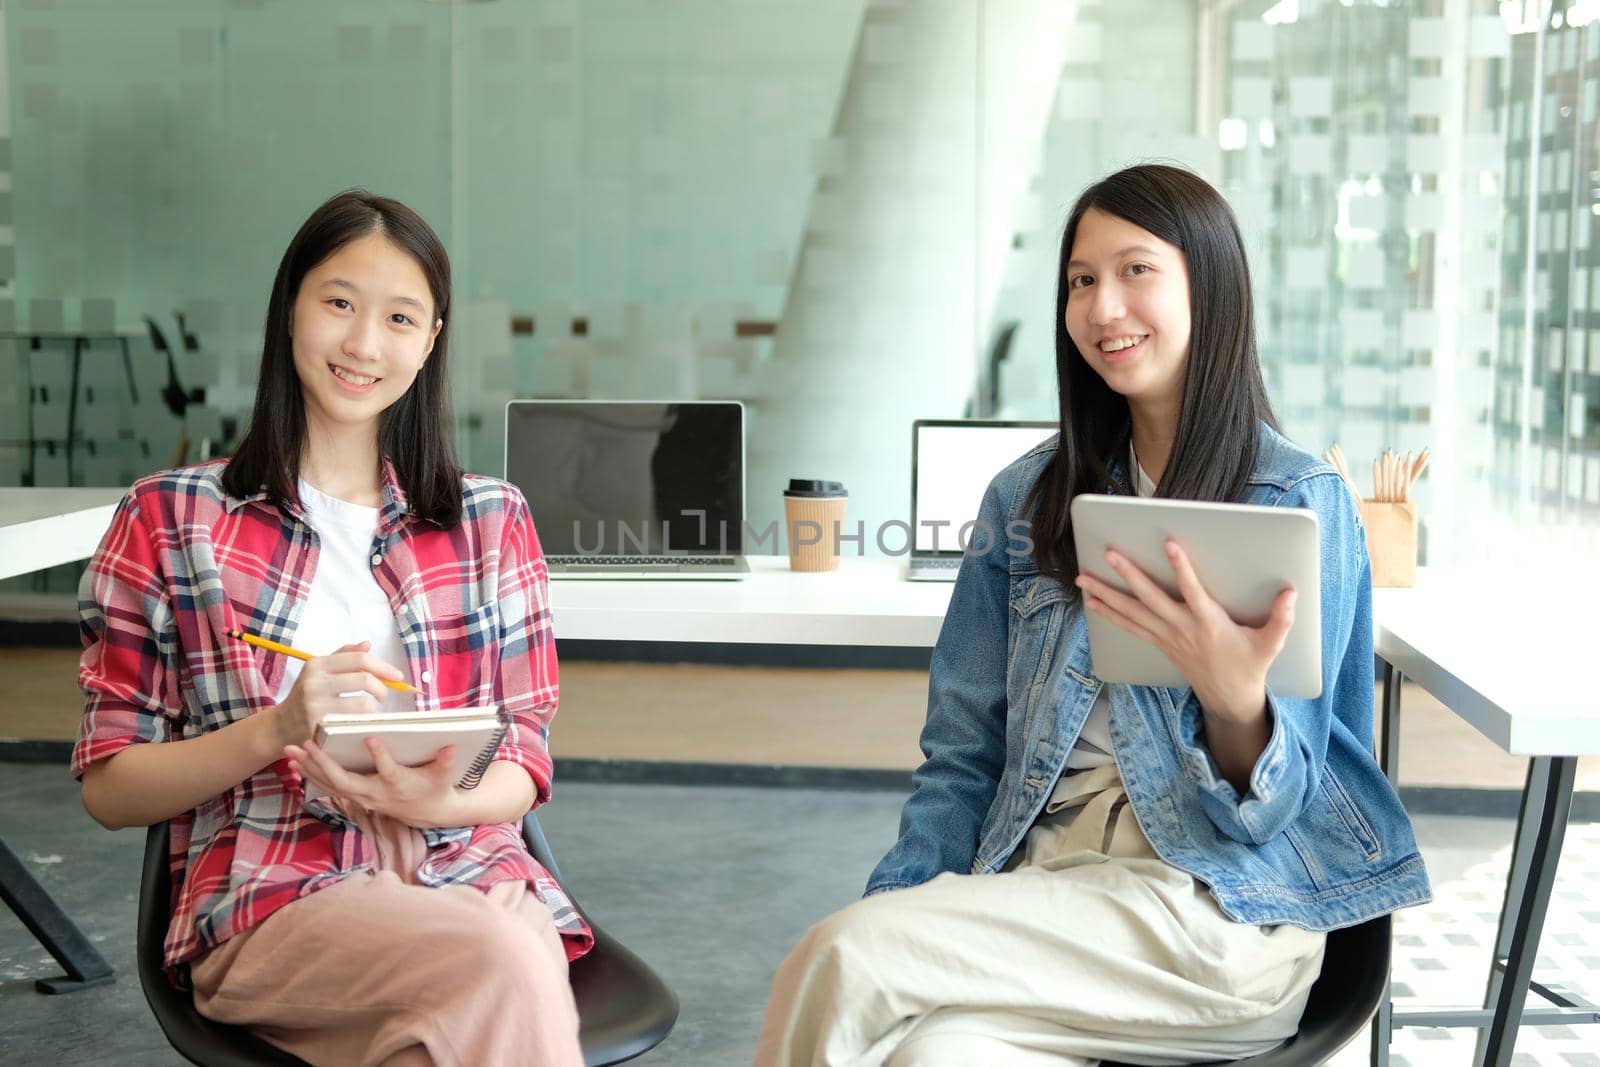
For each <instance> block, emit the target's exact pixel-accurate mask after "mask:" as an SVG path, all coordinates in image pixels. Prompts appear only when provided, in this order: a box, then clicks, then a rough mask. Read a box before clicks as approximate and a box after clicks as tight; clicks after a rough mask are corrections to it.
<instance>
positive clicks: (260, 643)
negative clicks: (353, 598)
mask: <svg viewBox="0 0 1600 1067" xmlns="http://www.w3.org/2000/svg"><path fill="white" fill-rule="evenodd" d="M228 636H229V637H236V638H238V639H239V640H240V641H243V642H244V643H245V644H247V645H255V646H256V647H257V648H264V649H266V650H267V651H268V652H278V653H281V654H282V655H285V656H293V657H294V658H295V659H311V658H312V656H311V653H309V652H301V651H300V650H299V649H298V648H290V647H289V646H288V645H280V644H278V642H276V641H269V640H267V639H266V638H265V637H257V636H256V635H255V634H251V633H245V632H244V631H243V630H229V631H228ZM378 681H380V682H382V683H383V684H384V685H386V686H388V687H389V688H390V689H393V690H394V691H396V692H398V693H415V692H416V691H417V689H416V687H415V686H411V685H407V684H406V683H405V682H391V681H389V679H387V678H379V679H378Z"/></svg>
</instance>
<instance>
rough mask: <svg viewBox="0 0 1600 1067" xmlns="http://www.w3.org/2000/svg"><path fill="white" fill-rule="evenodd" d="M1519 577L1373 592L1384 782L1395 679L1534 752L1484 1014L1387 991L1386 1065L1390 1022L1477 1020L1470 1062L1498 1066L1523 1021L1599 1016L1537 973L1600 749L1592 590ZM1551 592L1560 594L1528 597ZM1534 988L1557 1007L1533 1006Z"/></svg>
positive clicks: (1441, 578)
mask: <svg viewBox="0 0 1600 1067" xmlns="http://www.w3.org/2000/svg"><path fill="white" fill-rule="evenodd" d="M1518 578H1519V579H1520V580H1517V581H1498V582H1496V581H1495V580H1494V576H1492V575H1488V574H1478V575H1475V576H1472V577H1471V578H1470V579H1469V578H1467V577H1464V576H1460V577H1457V578H1455V579H1454V580H1452V579H1451V578H1450V577H1449V576H1447V575H1443V574H1438V573H1432V572H1430V571H1428V570H1426V569H1424V570H1423V571H1422V572H1421V573H1420V574H1419V575H1418V585H1417V587H1416V588H1415V589H1378V590H1374V595H1373V615H1374V619H1375V624H1374V638H1375V642H1376V648H1377V653H1378V656H1379V657H1380V658H1381V659H1382V660H1383V661H1384V664H1385V666H1384V679H1383V701H1382V708H1383V714H1382V718H1381V730H1380V738H1381V741H1380V748H1381V753H1382V760H1383V765H1384V770H1385V772H1386V773H1388V775H1389V777H1390V779H1391V780H1396V779H1397V778H1398V772H1399V755H1400V753H1399V734H1400V731H1399V716H1400V682H1401V680H1402V679H1403V678H1410V679H1411V680H1412V681H1413V682H1415V683H1416V684H1417V685H1419V686H1421V687H1422V688H1423V689H1425V690H1427V691H1428V692H1429V693H1431V694H1432V695H1433V696H1434V697H1436V698H1438V700H1439V701H1440V702H1441V703H1443V704H1444V705H1445V706H1446V707H1448V708H1449V709H1450V710H1451V711H1453V712H1455V714H1457V715H1459V716H1460V717H1461V718H1462V719H1464V720H1466V721H1467V722H1468V723H1471V724H1472V726H1473V727H1474V728H1475V729H1477V730H1478V731H1479V732H1480V733H1482V734H1483V735H1484V736H1485V737H1487V738H1489V740H1491V741H1493V742H1494V743H1495V744H1496V745H1498V746H1499V747H1500V748H1502V749H1504V750H1505V751H1506V752H1509V753H1511V754H1512V755H1517V756H1526V757H1528V758H1529V767H1528V780H1527V784H1526V785H1525V786H1524V788H1523V792H1522V808H1521V813H1520V815H1519V816H1518V820H1517V832H1516V838H1515V846H1514V848H1513V851H1512V859H1511V870H1510V872H1509V874H1508V876H1507V880H1506V898H1505V903H1504V906H1503V908H1502V910H1501V913H1500V931H1499V935H1498V937H1497V938H1496V945H1495V952H1494V956H1493V959H1492V961H1491V969H1490V978H1489V984H1488V989H1487V990H1486V991H1485V994H1484V1007H1483V1010H1481V1011H1445V1012H1404V1013H1400V1014H1394V1013H1392V1011H1391V1009H1390V1007H1389V1004H1388V1000H1387V998H1385V1002H1384V1005H1383V1007H1382V1008H1381V1009H1380V1011H1379V1015H1378V1018H1377V1019H1376V1020H1375V1022H1374V1025H1373V1046H1372V1061H1373V1063H1374V1064H1382V1063H1386V1062H1387V1059H1388V1043H1389V1032H1390V1027H1391V1026H1392V1025H1414V1026H1470V1027H1474V1028H1476V1029H1478V1030H1479V1032H1480V1038H1479V1043H1478V1062H1479V1063H1482V1064H1492V1065H1494V1067H1504V1065H1506V1064H1509V1063H1510V1062H1511V1054H1512V1049H1513V1047H1514V1045H1515V1043H1516V1036H1517V1028H1518V1026H1520V1025H1521V1024H1522V1023H1524V1022H1527V1023H1529V1024H1532V1025H1545V1026H1551V1025H1571V1024H1575V1023H1594V1022H1597V1021H1600V1008H1597V1007H1596V1006H1595V1005H1592V1004H1588V1003H1587V1002H1584V1001H1581V1000H1579V999H1577V998H1576V997H1573V996H1571V995H1569V994H1566V993H1564V992H1561V991H1556V990H1550V989H1548V988H1546V987H1545V986H1542V985H1540V984H1539V983H1538V982H1536V981H1534V980H1533V963H1534V958H1535V956H1536V955H1537V953H1538V948H1539V935H1540V933H1541V931H1542V929H1543V926H1544V918H1545V913H1546V911H1547V909H1548V906H1549V901H1550V892H1551V889H1552V888H1553V886H1554V883H1555V874H1556V866H1557V863H1558V862H1559V860H1560V858H1561V844H1562V841H1563V839H1564V837H1565V835H1566V827H1567V815H1568V812H1569V811H1570V809H1571V807H1572V789H1573V783H1574V779H1575V775H1576V769H1577V762H1578V757H1580V756H1590V755H1597V754H1600V689H1597V688H1596V687H1595V685H1594V683H1593V681H1592V678H1591V677H1590V674H1591V671H1592V664H1593V661H1594V659H1595V656H1596V652H1597V651H1600V645H1597V644H1596V641H1595V636H1594V635H1595V633H1596V629H1595V626H1594V623H1593V618H1592V614H1593V610H1594V605H1595V604H1596V603H1597V601H1600V589H1595V590H1584V589H1581V588H1574V587H1573V586H1572V584H1571V579H1570V578H1569V579H1568V584H1566V585H1554V586H1551V585H1546V584H1542V583H1539V582H1535V581H1528V580H1526V579H1527V576H1525V575H1519V576H1518ZM1548 588H1555V589H1557V590H1558V593H1557V597H1549V596H1545V595H1541V594H1540V593H1536V592H1534V590H1542V589H1548ZM1558 598H1559V599H1558ZM1585 614H1587V615H1588V616H1589V617H1588V618H1584V617H1583V616H1584V615H1585ZM1530 988H1531V989H1532V990H1533V991H1535V992H1537V993H1539V994H1540V995H1541V996H1542V997H1544V998H1545V999H1546V1000H1547V1001H1549V1002H1550V1003H1551V1004H1552V1005H1554V1006H1553V1007H1550V1008H1538V1009H1532V1010H1528V1009H1527V1008H1526V1004H1527V997H1528V991H1529V989H1530Z"/></svg>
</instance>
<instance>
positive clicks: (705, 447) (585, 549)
mask: <svg viewBox="0 0 1600 1067" xmlns="http://www.w3.org/2000/svg"><path fill="white" fill-rule="evenodd" d="M506 480H507V481H508V482H510V483H512V484H513V485H515V486H516V487H517V488H518V489H521V490H522V494H523V496H525V497H527V498H528V507H529V509H530V510H531V511H532V512H533V522H534V526H535V527H536V528H537V529H538V531H539V541H540V544H541V545H542V546H543V548H544V551H545V553H546V554H547V555H552V556H567V555H585V556H629V555H665V554H668V553H679V552H696V553H704V554H713V555H722V554H727V553H738V552H739V551H740V536H741V527H742V525H743V521H744V409H743V407H742V406H741V405H740V404H738V403H735V402H725V401H716V402H703V403H685V404H658V403H635V402H631V401H620V400H617V401H603V400H594V401H589V400H583V401H564V400H513V401H512V402H511V403H510V404H508V405H506ZM702 512H703V513H704V514H703V515H702V514H701V513H702Z"/></svg>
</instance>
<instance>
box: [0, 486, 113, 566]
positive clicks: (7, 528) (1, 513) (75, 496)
mask: <svg viewBox="0 0 1600 1067" xmlns="http://www.w3.org/2000/svg"><path fill="white" fill-rule="evenodd" d="M126 492H127V490H126V489H0V578H14V577H16V576H17V575H19V574H29V573H32V572H33V571H41V570H44V569H45V568H46V567H55V566H58V565H60V564H62V563H71V562H72V561H73V560H78V559H85V558H87V557H89V556H91V555H93V554H94V550H95V547H96V546H97V545H99V544H100V538H101V537H102V536H104V534H105V532H106V527H108V526H110V525H111V516H112V513H113V512H115V511H116V510H117V501H119V500H121V499H122V497H123V494H124V493H126Z"/></svg>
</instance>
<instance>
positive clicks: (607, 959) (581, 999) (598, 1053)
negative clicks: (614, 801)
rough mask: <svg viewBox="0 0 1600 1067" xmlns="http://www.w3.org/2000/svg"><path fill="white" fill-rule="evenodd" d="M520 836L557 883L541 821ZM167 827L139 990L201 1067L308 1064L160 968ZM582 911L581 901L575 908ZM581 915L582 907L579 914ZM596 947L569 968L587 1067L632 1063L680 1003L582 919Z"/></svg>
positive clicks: (525, 824) (145, 892)
mask: <svg viewBox="0 0 1600 1067" xmlns="http://www.w3.org/2000/svg"><path fill="white" fill-rule="evenodd" d="M522 837H523V840H524V841H526V842H527V844H528V850H529V851H530V852H532V853H533V855H534V858H535V859H537V860H538V861H539V862H540V863H541V864H543V865H544V868H545V870H547V871H549V872H550V874H551V875H552V876H553V877H555V878H557V880H559V879H560V875H559V874H558V873H557V871H556V863H555V857H554V856H552V855H551V853H550V845H549V842H547V841H546V840H545V836H544V830H543V829H542V828H541V827H540V826H539V819H538V817H537V816H536V815H534V814H533V813H532V812H529V813H528V814H527V816H526V817H525V818H524V819H523V820H522ZM167 863H168V858H167V824H166V823H164V822H162V823H157V824H156V825H154V826H152V827H150V832H149V834H148V835H147V836H146V837H145V842H144V873H143V875H142V877H141V878H140V879H139V930H138V946H137V953H138V964H139V984H140V985H141V986H143V987H144V997H145V1000H147V1001H148V1002H149V1003H150V1010H151V1011H152V1012H154V1013H155V1017H156V1022H157V1023H159V1024H160V1025H161V1030H162V1032H163V1033H165V1034H166V1035H167V1040H168V1041H170V1042H171V1043H172V1047H173V1048H175V1049H177V1050H178V1052H179V1053H180V1054H181V1055H183V1056H184V1057H185V1058H186V1059H188V1060H189V1061H190V1062H192V1063H198V1064H201V1065H202V1067H268V1065H271V1067H279V1065H283V1067H292V1065H297V1064H298V1065H301V1067H304V1064H303V1061H301V1060H300V1059H298V1058H296V1057H294V1056H291V1055H289V1054H288V1053H287V1052H284V1051H283V1050H281V1049H278V1048H276V1047H274V1046H272V1045H270V1044H268V1043H267V1042H266V1041H263V1040H262V1039H261V1038H259V1037H257V1036H256V1035H255V1034H253V1033H251V1032H250V1031H249V1030H246V1029H245V1028H243V1027H240V1026H226V1025H224V1024H222V1023H217V1022H213V1021H212V1020H210V1019H207V1018H206V1017H205V1016H203V1015H201V1014H200V1013H199V1012H198V1011H196V1010H195V1008H194V998H193V997H192V996H191V995H190V993H189V992H188V991H187V990H182V989H175V988H173V986H172V983H170V982H168V981H167V976H166V972H164V971H163V970H162V968H161V946H162V943H163V942H165V941H166V938H167V923H168V921H169V920H170V919H171V916H172V876H171V872H170V871H169V870H168V869H167ZM573 904H574V906H577V902H576V901H574V902H573ZM579 911H580V912H581V911H582V908H579ZM584 918H585V919H586V920H588V922H589V927H590V929H592V930H593V931H594V948H593V949H592V950H590V952H589V953H588V954H587V955H585V956H583V957H581V958H579V959H577V960H574V961H573V963H572V968H571V972H570V975H569V977H570V980H571V982H572V994H573V997H574V998H575V999H576V1000H577V1002H578V1040H579V1043H580V1044H581V1045H582V1046H583V1061H584V1063H585V1064H587V1065H588V1067H601V1065H603V1064H612V1063H621V1062H623V1061H624V1060H631V1059H633V1058H634V1057H635V1056H638V1055H640V1054H641V1053H644V1052H647V1051H649V1050H650V1049H652V1048H654V1047H655V1046H656V1045H658V1044H660V1043H661V1041H662V1039H663V1038H665V1037H666V1036H667V1033H668V1032H669V1031H670V1030H671V1029H672V1026H673V1024H674V1023H676V1022H677V1021H678V998H677V997H676V996H674V995H673V992H672V990H670V989H668V988H667V986H666V983H664V982H662V981H661V979H660V978H658V977H657V976H656V974H655V972H654V971H652V970H651V969H650V968H649V966H647V965H646V964H645V962H644V961H643V960H641V959H640V958H639V957H638V956H636V955H634V954H633V953H632V952H630V951H628V949H627V948H626V947H624V946H623V945H622V944H621V943H620V942H619V941H617V940H616V938H614V937H612V936H611V935H609V934H607V933H606V932H605V931H604V930H602V929H601V928H600V927H599V925H597V924H596V923H595V922H594V920H593V919H589V917H588V916H587V915H585V916H584Z"/></svg>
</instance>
